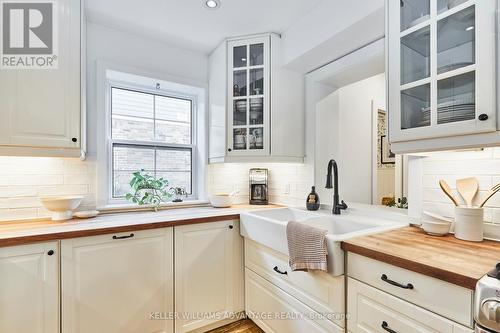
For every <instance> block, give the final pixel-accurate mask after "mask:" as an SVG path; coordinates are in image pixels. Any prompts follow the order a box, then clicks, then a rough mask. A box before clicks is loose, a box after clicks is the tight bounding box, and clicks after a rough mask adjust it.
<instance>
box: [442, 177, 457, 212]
mask: <svg viewBox="0 0 500 333" xmlns="http://www.w3.org/2000/svg"><path fill="white" fill-rule="evenodd" d="M439 187H441V189H442V190H443V192H444V193H445V194H446V195H447V196H448V198H450V200H451V201H453V203H454V204H455V206H458V200H457V198H455V196H454V195H453V192H452V191H451V188H450V185H448V183H447V182H446V181H445V180H443V179H441V180H440V181H439Z"/></svg>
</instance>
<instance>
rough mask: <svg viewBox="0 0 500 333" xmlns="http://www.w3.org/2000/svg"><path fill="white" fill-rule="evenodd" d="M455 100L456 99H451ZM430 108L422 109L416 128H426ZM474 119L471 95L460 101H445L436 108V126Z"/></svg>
mask: <svg viewBox="0 0 500 333" xmlns="http://www.w3.org/2000/svg"><path fill="white" fill-rule="evenodd" d="M453 98H456V97H453ZM430 117H431V108H430V106H429V107H425V108H422V115H421V118H420V122H419V123H418V124H417V127H418V126H426V125H429V124H430ZM475 117H476V103H475V102H474V98H473V97H472V95H470V94H467V95H466V96H464V97H461V98H460V99H454V100H447V101H444V102H441V103H439V104H438V107H437V122H438V124H446V123H452V122H457V121H464V120H471V119H474V118H475Z"/></svg>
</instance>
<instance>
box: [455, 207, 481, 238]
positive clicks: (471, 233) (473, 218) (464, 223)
mask: <svg viewBox="0 0 500 333" xmlns="http://www.w3.org/2000/svg"><path fill="white" fill-rule="evenodd" d="M483 215H484V210H483V208H477V207H474V208H471V207H455V237H456V238H458V239H462V240H466V241H471V242H481V241H482V240H483Z"/></svg>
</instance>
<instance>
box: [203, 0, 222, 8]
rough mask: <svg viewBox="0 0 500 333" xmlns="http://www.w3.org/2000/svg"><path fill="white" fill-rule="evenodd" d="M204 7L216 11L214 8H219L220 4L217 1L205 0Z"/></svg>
mask: <svg viewBox="0 0 500 333" xmlns="http://www.w3.org/2000/svg"><path fill="white" fill-rule="evenodd" d="M205 6H207V7H208V8H210V9H216V8H219V6H220V3H219V1H218V0H206V1H205Z"/></svg>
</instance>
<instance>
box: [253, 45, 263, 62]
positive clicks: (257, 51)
mask: <svg viewBox="0 0 500 333" xmlns="http://www.w3.org/2000/svg"><path fill="white" fill-rule="evenodd" d="M260 65H264V44H262V43H261V44H252V45H250V66H260Z"/></svg>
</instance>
